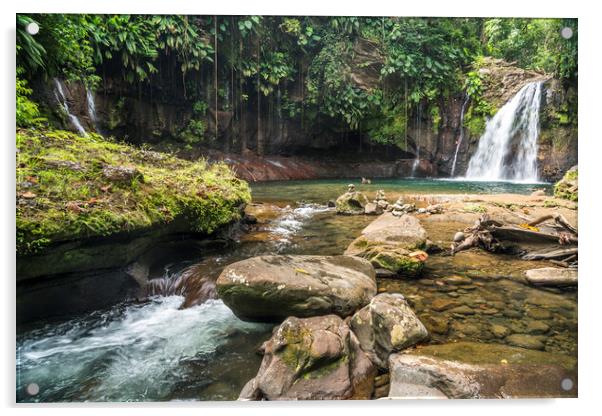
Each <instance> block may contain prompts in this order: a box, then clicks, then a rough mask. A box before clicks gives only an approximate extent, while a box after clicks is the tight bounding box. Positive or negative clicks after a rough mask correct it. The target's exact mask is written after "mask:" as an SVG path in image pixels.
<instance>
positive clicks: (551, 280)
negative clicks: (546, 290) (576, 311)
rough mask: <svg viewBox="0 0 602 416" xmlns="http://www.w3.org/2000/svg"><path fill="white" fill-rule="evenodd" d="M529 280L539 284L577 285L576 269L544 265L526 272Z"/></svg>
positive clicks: (533, 283)
mask: <svg viewBox="0 0 602 416" xmlns="http://www.w3.org/2000/svg"><path fill="white" fill-rule="evenodd" d="M525 275H526V278H527V281H528V282H529V283H531V284H532V285H537V286H577V270H576V269H559V268H555V267H543V268H541V269H531V270H527V271H526V272H525Z"/></svg>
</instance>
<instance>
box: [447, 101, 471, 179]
mask: <svg viewBox="0 0 602 416" xmlns="http://www.w3.org/2000/svg"><path fill="white" fill-rule="evenodd" d="M469 99H470V97H469V96H468V94H466V98H465V99H464V103H463V104H462V111H460V137H459V138H458V143H456V151H455V152H454V161H453V163H452V168H451V176H454V174H455V173H456V162H457V161H458V151H459V150H460V146H461V145H462V141H463V140H464V112H465V111H466V105H467V104H468V100H469Z"/></svg>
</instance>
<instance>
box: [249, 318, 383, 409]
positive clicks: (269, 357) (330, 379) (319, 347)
mask: <svg viewBox="0 0 602 416" xmlns="http://www.w3.org/2000/svg"><path fill="white" fill-rule="evenodd" d="M263 351H264V357H263V361H262V363H261V366H260V368H259V371H258V373H257V376H256V377H255V378H253V379H251V380H250V381H249V382H248V383H247V384H246V385H245V387H244V388H243V389H242V391H241V393H240V396H239V399H240V400H338V399H364V400H366V399H370V398H371V396H372V392H373V389H374V378H375V376H376V367H375V366H374V364H372V362H371V361H370V360H369V359H368V356H367V354H366V353H364V352H363V351H362V349H361V348H360V346H359V342H358V340H357V338H356V337H355V335H354V334H353V333H352V332H351V331H350V330H349V327H348V326H347V324H345V322H344V321H343V320H342V319H341V318H340V317H338V316H336V315H326V316H318V317H312V318H304V319H300V318H295V317H290V318H288V319H286V320H285V321H284V322H283V323H282V324H281V325H280V326H279V327H278V329H277V330H276V331H275V332H274V334H273V335H272V337H271V338H270V339H269V340H268V341H266V342H265V343H264V346H263Z"/></svg>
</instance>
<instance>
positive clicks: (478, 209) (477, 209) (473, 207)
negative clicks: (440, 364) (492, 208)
mask: <svg viewBox="0 0 602 416" xmlns="http://www.w3.org/2000/svg"><path fill="white" fill-rule="evenodd" d="M464 211H465V212H473V213H476V214H484V213H486V212H487V208H485V207H484V206H482V205H479V204H465V205H464Z"/></svg>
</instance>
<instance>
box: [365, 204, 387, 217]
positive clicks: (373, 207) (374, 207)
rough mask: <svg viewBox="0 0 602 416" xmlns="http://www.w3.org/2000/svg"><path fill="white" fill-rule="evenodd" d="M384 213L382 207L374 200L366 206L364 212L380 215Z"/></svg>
mask: <svg viewBox="0 0 602 416" xmlns="http://www.w3.org/2000/svg"><path fill="white" fill-rule="evenodd" d="M382 213H383V210H382V208H380V207H379V206H378V205H376V204H375V203H374V202H368V203H367V204H366V206H365V207H364V214H366V215H380V214H382Z"/></svg>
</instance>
